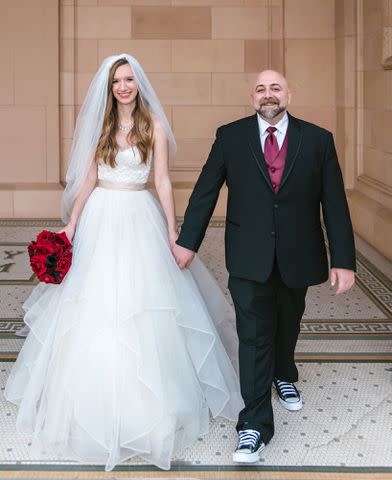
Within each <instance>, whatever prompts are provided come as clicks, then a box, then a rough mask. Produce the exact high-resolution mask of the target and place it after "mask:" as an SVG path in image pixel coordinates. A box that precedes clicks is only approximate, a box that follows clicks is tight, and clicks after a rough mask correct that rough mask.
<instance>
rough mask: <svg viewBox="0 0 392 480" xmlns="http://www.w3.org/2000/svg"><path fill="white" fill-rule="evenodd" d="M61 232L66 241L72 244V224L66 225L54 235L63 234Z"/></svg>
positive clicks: (73, 228)
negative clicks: (64, 235)
mask: <svg viewBox="0 0 392 480" xmlns="http://www.w3.org/2000/svg"><path fill="white" fill-rule="evenodd" d="M63 232H64V233H65V234H66V235H67V238H68V240H69V241H70V242H71V243H72V239H73V237H74V235H75V225H73V224H72V223H69V224H68V225H66V226H65V227H64V228H62V229H61V230H59V231H58V232H56V233H63Z"/></svg>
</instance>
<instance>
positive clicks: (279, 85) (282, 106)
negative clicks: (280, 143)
mask: <svg viewBox="0 0 392 480" xmlns="http://www.w3.org/2000/svg"><path fill="white" fill-rule="evenodd" d="M251 97H252V103H253V107H254V108H255V110H256V112H258V113H259V115H261V117H263V118H264V119H265V120H266V121H268V122H269V123H276V122H278V121H279V120H280V119H281V118H282V117H283V115H284V114H285V112H286V110H287V106H288V105H289V103H290V98H291V94H290V90H289V88H288V85H287V81H286V79H285V78H284V77H283V76H282V75H280V74H279V73H278V72H274V71H273V70H266V71H265V72H261V73H260V74H259V75H258V77H257V79H256V82H255V85H254V88H253V90H252V94H251Z"/></svg>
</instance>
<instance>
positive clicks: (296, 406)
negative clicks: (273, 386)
mask: <svg viewBox="0 0 392 480" xmlns="http://www.w3.org/2000/svg"><path fill="white" fill-rule="evenodd" d="M278 398H279V402H280V403H281V404H282V405H283V406H284V408H285V409H286V410H289V411H290V412H297V411H298V410H301V408H302V400H300V401H299V402H285V401H284V400H282V399H281V398H280V397H278Z"/></svg>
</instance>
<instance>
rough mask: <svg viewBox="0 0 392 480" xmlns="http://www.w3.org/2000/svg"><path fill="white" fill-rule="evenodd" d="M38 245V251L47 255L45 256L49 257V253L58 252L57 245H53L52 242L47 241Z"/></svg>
mask: <svg viewBox="0 0 392 480" xmlns="http://www.w3.org/2000/svg"><path fill="white" fill-rule="evenodd" d="M37 247H38V248H37V251H36V253H38V254H40V255H45V257H47V256H49V255H54V254H56V246H55V245H52V244H50V243H45V244H43V245H38V246H37Z"/></svg>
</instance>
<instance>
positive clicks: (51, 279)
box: [40, 273, 61, 283]
mask: <svg viewBox="0 0 392 480" xmlns="http://www.w3.org/2000/svg"><path fill="white" fill-rule="evenodd" d="M40 280H41V282H45V283H60V282H61V280H60V281H58V280H56V279H55V278H54V276H53V275H50V274H49V273H46V274H45V275H43V276H41V277H40Z"/></svg>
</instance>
